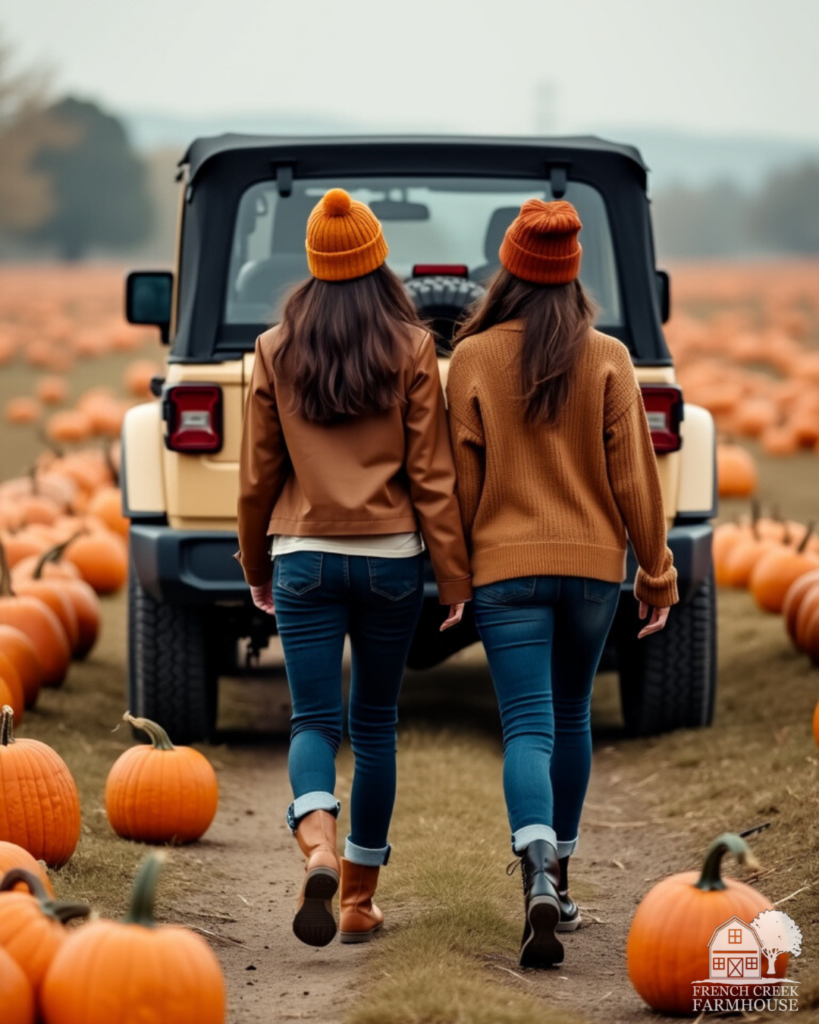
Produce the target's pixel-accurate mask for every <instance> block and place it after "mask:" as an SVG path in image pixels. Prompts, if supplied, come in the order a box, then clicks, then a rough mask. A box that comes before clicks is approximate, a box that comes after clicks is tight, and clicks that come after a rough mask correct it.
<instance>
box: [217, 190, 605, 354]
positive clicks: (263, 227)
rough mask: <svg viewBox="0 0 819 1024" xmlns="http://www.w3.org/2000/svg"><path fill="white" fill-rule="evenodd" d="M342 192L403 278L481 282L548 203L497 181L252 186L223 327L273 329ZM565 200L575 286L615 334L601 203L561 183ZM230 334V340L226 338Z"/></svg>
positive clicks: (239, 225)
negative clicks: (374, 230) (575, 231)
mask: <svg viewBox="0 0 819 1024" xmlns="http://www.w3.org/2000/svg"><path fill="white" fill-rule="evenodd" d="M337 186H342V187H344V188H345V189H347V191H348V192H349V193H350V194H351V195H352V196H353V198H354V199H358V200H360V201H361V202H363V203H367V204H368V205H369V206H370V207H372V209H373V210H374V212H375V213H376V215H377V216H378V217H379V219H380V220H381V222H382V224H383V228H384V235H385V237H386V239H387V244H388V245H389V249H390V255H389V258H388V261H387V262H388V264H389V266H390V267H391V268H392V269H393V270H394V271H395V272H396V273H397V274H398V275H399V276H400V277H402V278H404V279H407V278H409V277H410V276H411V275H412V269H413V267H414V266H416V265H419V264H442V263H443V264H466V265H467V266H468V267H469V276H470V277H471V278H472V279H473V280H477V281H481V282H484V281H485V280H486V278H487V277H488V275H489V274H491V273H492V272H493V271H494V270H495V269H497V266H498V247H499V246H500V243H501V240H502V239H503V235H504V232H505V231H506V228H507V227H508V225H509V224H510V222H511V221H512V219H513V218H514V217H515V215H516V214H517V212H518V210H519V209H520V206H521V204H522V203H523V202H524V201H525V200H526V199H529V198H532V197H537V198H540V199H546V200H549V199H551V198H552V194H551V190H550V187H549V183H548V181H545V180H544V181H536V180H532V179H511V178H510V179H501V178H479V177H474V178H471V177H470V178H443V177H442V178H436V177H428V178H427V177H420V178H419V177H411V178H410V177H406V178H401V177H385V178H381V177H379V178H375V177H367V178H363V177H362V178H355V179H352V178H343V177H340V178H336V179H333V180H332V181H330V180H316V179H303V180H296V181H295V182H294V183H293V190H292V192H291V194H290V195H289V196H286V197H284V196H280V195H279V192H278V189H277V187H276V183H275V182H274V181H263V182H259V183H257V184H255V185H253V186H251V187H250V188H249V189H247V190H246V191H245V192H244V194H243V195H242V198H241V201H240V203H239V207H238V211H237V216H236V223H235V228H234V233H233V243H232V247H231V255H230V266H229V270H228V280H227V291H226V296H225V305H224V317H223V320H224V323H225V324H233V325H238V324H247V325H253V330H249V331H248V335H249V336H252V335H253V333H254V331H257V332H258V330H260V329H262V328H264V327H266V326H268V325H269V324H272V323H275V322H276V320H277V319H278V315H279V310H280V307H281V303H282V301H283V299H285V298H286V296H287V294H288V292H289V291H290V290H291V289H292V288H293V286H294V285H295V284H297V283H298V282H300V281H302V280H304V278H306V277H307V276H308V275H309V271H308V269H307V258H306V256H305V251H304V237H305V233H306V225H307V217H308V215H309V213H310V211H311V210H312V208H313V207H314V206H315V204H316V202H317V201H318V200H319V199H320V198H321V196H322V195H324V193H325V192H326V191H327V190H328V189H330V188H333V187H337ZM565 198H566V199H568V200H569V201H570V202H572V203H574V205H575V206H576V207H577V210H578V212H579V214H580V219H581V220H582V222H583V230H582V232H581V234H580V241H581V243H582V245H583V266H582V271H581V275H580V276H581V280H582V281H583V284H584V285H585V286H586V288H587V289H588V290H589V291H590V292H591V294H592V295H593V297H594V299H595V301H596V302H597V304H598V306H599V308H600V315H599V317H598V323H599V324H600V325H601V326H603V327H618V326H621V325H622V315H621V306H620V291H619V287H618V279H617V266H616V262H615V257H614V247H613V245H612V239H611V232H610V229H609V222H608V217H607V215H606V207H605V203H604V201H603V197H602V196H601V194H600V193H599V192H598V191H597V190H596V189H595V188H593V187H592V186H591V185H587V184H584V183H582V182H569V184H568V188H567V190H566V194H565ZM231 334H233V332H231Z"/></svg>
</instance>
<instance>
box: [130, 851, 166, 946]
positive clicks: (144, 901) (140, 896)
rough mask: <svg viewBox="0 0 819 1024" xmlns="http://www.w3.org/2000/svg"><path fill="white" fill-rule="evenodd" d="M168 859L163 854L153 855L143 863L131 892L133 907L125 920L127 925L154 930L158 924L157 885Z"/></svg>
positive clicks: (131, 906)
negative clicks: (156, 918) (155, 907)
mask: <svg viewBox="0 0 819 1024" xmlns="http://www.w3.org/2000/svg"><path fill="white" fill-rule="evenodd" d="M166 859H167V858H166V856H165V855H164V854H162V853H151V854H149V855H148V856H147V857H146V858H145V860H144V861H143V862H142V867H141V868H140V869H139V874H138V875H137V876H136V881H135V882H134V888H133V890H132V892H131V905H130V907H129V909H128V913H127V914H126V915H125V917H124V918H123V921H124V922H125V924H141V925H142V926H143V927H144V928H153V927H154V925H155V924H156V920H155V918H154V902H155V899H156V883H157V881H158V880H159V874H160V872H161V871H162V867H163V865H164V863H165V861H166Z"/></svg>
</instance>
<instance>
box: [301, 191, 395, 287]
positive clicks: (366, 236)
mask: <svg viewBox="0 0 819 1024" xmlns="http://www.w3.org/2000/svg"><path fill="white" fill-rule="evenodd" d="M388 252H389V250H388V249H387V243H386V242H385V241H384V235H383V233H382V231H381V224H380V223H379V221H378V218H377V217H376V216H375V214H374V213H373V212H372V210H371V209H370V208H369V206H365V205H364V203H359V202H358V201H357V200H356V199H353V198H352V197H351V196H350V195H349V193H347V192H345V191H344V189H343V188H331V189H330V191H329V192H327V193H326V194H325V195H324V196H323V197H322V198H321V199H320V200H319V201H318V203H316V205H315V206H314V207H313V212H312V213H311V214H310V217H309V218H308V220H307V265H308V266H309V267H310V273H311V274H312V275H313V277H318V278H320V280H322V281H349V280H350V279H351V278H354V277H363V276H364V275H365V274H371V273H372V272H373V271H374V270H377V269H378V268H379V267H380V266H381V264H382V263H383V262H384V260H385V259H386V258H387V253H388Z"/></svg>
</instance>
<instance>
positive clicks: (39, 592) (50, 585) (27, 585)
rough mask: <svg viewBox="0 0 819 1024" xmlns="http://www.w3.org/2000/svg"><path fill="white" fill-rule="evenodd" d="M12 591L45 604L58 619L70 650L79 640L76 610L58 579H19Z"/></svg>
mask: <svg viewBox="0 0 819 1024" xmlns="http://www.w3.org/2000/svg"><path fill="white" fill-rule="evenodd" d="M14 592H15V593H16V594H19V595H21V596H23V597H36V598H37V600H38V601H42V602H43V604H45V605H47V606H48V607H49V608H50V609H51V610H52V611H53V612H54V614H55V615H56V616H57V618H58V619H59V620H60V625H61V626H62V627H63V630H64V631H65V635H66V638H67V640H68V643H69V646H70V647H71V650H72V652H73V651H74V649H75V648H76V647H77V645H78V644H79V641H80V626H79V622H78V620H77V610H76V608H75V607H74V603H73V601H72V600H71V598H70V597H69V596H68V595H67V593H66V591H65V588H64V587H63V586H62V584H61V582H60V581H59V580H44V579H39V580H20V581H19V582H17V583H15V585H14Z"/></svg>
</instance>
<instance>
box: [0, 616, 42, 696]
mask: <svg viewBox="0 0 819 1024" xmlns="http://www.w3.org/2000/svg"><path fill="white" fill-rule="evenodd" d="M0 655H5V656H6V657H7V658H8V659H9V660H10V661H11V662H12V664H13V665H14V668H15V669H16V670H17V674H18V675H19V677H20V682H21V683H22V684H23V697H24V700H25V704H26V707H27V708H30V707H33V706H34V704H35V702H36V700H37V696H38V694H39V693H40V687H41V686H42V685H43V679H44V678H45V673H44V672H43V666H42V665H41V664H40V659H39V658H38V657H37V649H36V648H35V646H34V644H33V643H32V642H31V640H30V639H29V638H28V637H27V636H26V634H25V633H21V632H20V630H19V629H15V628H14V626H3V625H0Z"/></svg>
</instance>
